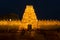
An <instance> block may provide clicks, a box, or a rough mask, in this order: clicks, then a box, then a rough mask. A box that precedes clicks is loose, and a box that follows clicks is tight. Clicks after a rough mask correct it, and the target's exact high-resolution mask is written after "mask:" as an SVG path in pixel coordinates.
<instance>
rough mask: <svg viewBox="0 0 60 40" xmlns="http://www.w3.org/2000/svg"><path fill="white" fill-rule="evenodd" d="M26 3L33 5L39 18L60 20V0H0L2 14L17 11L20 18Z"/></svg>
mask: <svg viewBox="0 0 60 40" xmlns="http://www.w3.org/2000/svg"><path fill="white" fill-rule="evenodd" d="M26 5H33V6H34V9H35V12H36V15H37V18H38V19H58V20H60V1H59V0H0V15H5V14H10V13H16V14H18V15H19V18H20V19H21V18H22V15H23V13H24V10H25V6H26Z"/></svg>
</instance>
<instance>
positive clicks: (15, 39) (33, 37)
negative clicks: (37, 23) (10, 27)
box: [0, 30, 60, 40]
mask: <svg viewBox="0 0 60 40" xmlns="http://www.w3.org/2000/svg"><path fill="white" fill-rule="evenodd" d="M0 40H60V31H56V30H49V31H48V30H35V31H31V32H29V31H25V32H24V31H20V32H1V33H0Z"/></svg>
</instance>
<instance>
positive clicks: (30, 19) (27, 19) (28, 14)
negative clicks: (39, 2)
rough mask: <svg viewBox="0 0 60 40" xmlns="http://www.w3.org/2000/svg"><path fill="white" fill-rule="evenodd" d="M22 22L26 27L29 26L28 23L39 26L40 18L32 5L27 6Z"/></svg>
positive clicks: (33, 26)
mask: <svg viewBox="0 0 60 40" xmlns="http://www.w3.org/2000/svg"><path fill="white" fill-rule="evenodd" d="M21 22H22V24H23V27H25V28H27V27H28V25H31V26H32V28H35V27H37V22H38V20H37V18H36V14H35V11H34V9H33V6H32V5H29V6H28V5H27V6H26V9H25V11H24V14H23V18H22V21H21Z"/></svg>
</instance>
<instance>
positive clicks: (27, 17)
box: [0, 5, 60, 30]
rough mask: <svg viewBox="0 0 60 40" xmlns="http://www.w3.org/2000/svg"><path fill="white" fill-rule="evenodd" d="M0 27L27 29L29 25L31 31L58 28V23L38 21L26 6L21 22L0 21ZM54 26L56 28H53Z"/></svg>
mask: <svg viewBox="0 0 60 40" xmlns="http://www.w3.org/2000/svg"><path fill="white" fill-rule="evenodd" d="M0 25H9V26H13V25H17V26H19V30H20V29H23V28H24V29H27V28H28V27H29V25H31V27H32V29H37V28H42V29H50V28H58V27H60V21H58V20H38V19H37V17H36V14H35V11H34V8H33V6H32V5H27V6H26V9H25V11H24V14H23V18H22V20H17V21H15V20H14V21H6V20H5V21H0ZM55 26H56V27H55Z"/></svg>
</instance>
